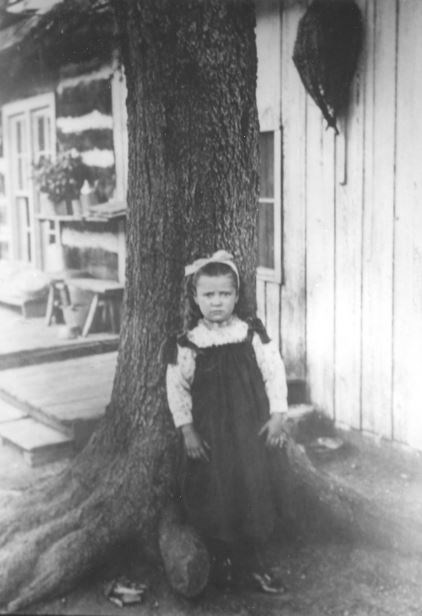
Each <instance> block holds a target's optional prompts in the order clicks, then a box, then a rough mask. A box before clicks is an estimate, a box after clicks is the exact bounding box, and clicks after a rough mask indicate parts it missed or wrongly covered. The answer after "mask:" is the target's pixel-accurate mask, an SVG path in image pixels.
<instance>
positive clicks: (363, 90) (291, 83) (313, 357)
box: [258, 0, 422, 450]
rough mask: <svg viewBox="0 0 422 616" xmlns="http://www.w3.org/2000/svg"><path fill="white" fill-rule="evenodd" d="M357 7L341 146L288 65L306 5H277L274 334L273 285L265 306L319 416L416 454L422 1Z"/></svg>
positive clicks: (420, 357)
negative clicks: (354, 59)
mask: <svg viewBox="0 0 422 616" xmlns="http://www.w3.org/2000/svg"><path fill="white" fill-rule="evenodd" d="M357 3H358V5H359V7H360V8H361V12H362V16H363V20H364V44H363V52H362V54H361V57H360V59H359V67H358V70H357V73H356V75H355V78H354V81H353V84H352V89H351V96H350V105H349V109H348V112H347V115H346V116H345V117H342V118H340V121H339V129H340V131H341V134H340V135H339V136H337V137H334V132H333V131H332V130H331V129H329V130H326V128H325V121H324V120H323V118H322V115H321V112H320V111H319V109H318V108H317V107H316V105H315V104H314V102H313V101H312V99H311V98H310V97H309V96H308V95H306V93H305V90H304V87H303V85H302V83H301V81H300V78H299V76H298V73H297V71H296V68H295V67H294V64H293V62H292V59H291V58H292V54H293V46H294V41H295V38H296V32H297V25H298V21H299V19H300V17H301V16H302V15H303V13H304V11H305V9H306V6H307V2H299V1H296V0H289V1H287V2H284V3H283V5H282V6H283V12H282V26H281V54H282V58H281V120H282V132H283V170H282V173H283V277H282V285H281V302H280V304H279V314H280V317H279V318H280V326H279V328H278V330H277V326H278V323H277V320H276V319H275V316H274V315H275V314H276V312H277V309H278V304H277V302H278V301H279V300H280V294H279V293H278V290H277V286H276V285H274V283H263V282H262V283H259V284H258V305H259V306H260V314H261V316H262V317H263V318H264V319H265V320H266V323H267V327H268V329H269V331H270V333H271V334H272V335H273V337H274V335H275V336H277V335H278V336H280V337H281V348H282V352H283V355H284V358H285V362H286V367H287V372H288V375H289V376H290V377H292V378H305V379H306V382H307V386H308V391H309V397H310V399H311V401H312V402H313V403H314V404H315V405H316V406H317V407H319V408H321V409H322V410H324V411H325V412H326V413H327V414H328V415H330V416H332V417H333V418H334V419H335V420H336V422H338V423H339V424H340V425H342V426H347V427H351V428H356V429H360V430H362V431H364V432H369V433H372V434H375V435H377V436H380V437H385V438H388V439H392V440H394V441H396V442H398V443H404V444H407V445H411V446H413V447H416V448H418V449H421V450H422V385H421V384H422V378H421V376H420V373H421V366H422V207H421V204H422V173H421V170H420V166H421V161H422V115H421V113H420V101H421V100H422V62H421V61H420V60H421V58H422V36H421V32H422V2H421V1H420V0H357ZM267 17H268V16H267ZM275 18H276V19H279V15H278V13H277V15H276V17H275Z"/></svg>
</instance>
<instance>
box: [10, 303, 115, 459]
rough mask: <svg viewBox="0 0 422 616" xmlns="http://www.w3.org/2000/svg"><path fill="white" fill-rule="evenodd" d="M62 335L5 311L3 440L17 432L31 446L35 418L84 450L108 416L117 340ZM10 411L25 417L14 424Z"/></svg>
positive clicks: (41, 321) (112, 336)
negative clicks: (29, 435)
mask: <svg viewBox="0 0 422 616" xmlns="http://www.w3.org/2000/svg"><path fill="white" fill-rule="evenodd" d="M59 333H60V326H55V325H53V326H52V327H47V326H46V325H45V323H44V319H38V318H34V319H23V318H22V317H21V315H20V314H19V313H17V312H15V311H13V310H9V309H6V308H4V307H1V308H0V426H1V430H2V431H3V432H2V434H1V435H0V436H1V437H2V438H3V440H4V437H5V434H6V432H7V430H9V428H10V429H12V428H13V430H14V431H15V432H16V435H17V437H16V438H17V439H19V438H22V439H23V440H24V441H25V442H26V441H27V438H28V425H29V423H30V422H29V421H28V420H29V419H31V421H32V420H35V421H37V422H38V423H40V424H41V427H42V425H44V426H50V427H51V428H53V429H55V430H58V431H60V433H62V434H64V435H67V436H68V437H70V438H71V439H72V442H73V443H74V445H75V446H76V448H80V447H81V446H82V445H83V444H84V442H85V441H86V439H87V438H88V437H89V435H90V434H91V432H92V430H93V428H94V426H95V424H96V423H97V422H98V420H99V419H100V418H101V417H102V415H103V414H104V412H105V408H106V406H107V404H108V402H109V400H110V395H111V390H112V386H113V379H114V372H115V368H116V361H117V346H118V336H116V335H115V334H108V333H95V334H90V335H89V336H87V337H86V338H81V337H78V338H75V339H71V340H69V339H63V338H61V337H60V336H59ZM11 408H12V409H17V410H19V411H20V412H21V415H20V416H19V418H17V420H15V423H14V424H13V425H12V422H13V417H10V418H9V415H8V414H10V409H11ZM6 423H7V426H6ZM27 424H28V425H27ZM31 425H32V424H31ZM25 426H26V427H25ZM31 430H32V428H31ZM31 430H30V431H29V432H31ZM9 440H10V441H12V440H13V439H9Z"/></svg>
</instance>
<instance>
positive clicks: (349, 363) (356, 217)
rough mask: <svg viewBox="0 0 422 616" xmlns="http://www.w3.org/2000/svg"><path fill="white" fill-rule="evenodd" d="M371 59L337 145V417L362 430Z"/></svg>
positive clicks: (360, 72)
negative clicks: (366, 89)
mask: <svg viewBox="0 0 422 616" xmlns="http://www.w3.org/2000/svg"><path fill="white" fill-rule="evenodd" d="M358 5H359V8H360V9H361V12H362V15H365V11H366V0H359V2H358ZM364 50H366V45H364ZM366 61H367V56H366V53H365V51H363V52H362V54H361V56H360V59H359V65H358V68H357V71H356V75H355V78H354V81H353V84H352V88H351V93H350V107H349V111H348V114H347V117H346V118H345V119H344V121H341V123H340V130H342V131H344V133H345V134H344V136H343V139H344V141H345V144H343V143H341V144H338V143H337V144H336V199H335V200H336V226H335V246H336V248H335V252H336V262H335V351H334V353H335V417H336V421H337V423H338V424H340V425H344V426H347V427H352V428H360V402H361V400H360V394H361V369H360V368H361V301H362V294H361V267H362V254H361V252H362V235H361V231H362V207H363V203H362V200H363V194H362V192H363V191H362V182H363V139H364V131H363V127H364V100H363V97H364V83H365V69H366ZM337 141H338V140H337ZM337 145H339V148H341V150H343V148H344V145H345V147H346V151H345V152H344V150H343V151H341V152H339V151H338V149H337Z"/></svg>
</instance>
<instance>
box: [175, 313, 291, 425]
mask: <svg viewBox="0 0 422 616" xmlns="http://www.w3.org/2000/svg"><path fill="white" fill-rule="evenodd" d="M247 334H248V324H247V323H246V322H245V321H241V320H240V319H239V318H238V317H236V316H233V317H232V318H231V319H229V320H228V321H226V322H224V323H210V322H208V321H205V320H203V319H202V320H201V321H199V323H198V325H197V326H196V327H194V329H192V330H191V331H189V332H188V334H187V337H188V339H189V340H190V341H191V342H192V343H193V344H194V345H195V346H197V347H199V348H206V347H210V346H220V345H223V344H230V343H234V342H243V341H244V340H245V339H246V337H247ZM252 346H253V349H254V351H255V357H256V361H257V364H258V368H259V369H260V371H261V374H262V378H263V380H264V385H265V391H266V394H267V397H268V400H269V407H270V413H271V414H272V413H286V412H287V382H286V371H285V368H284V363H283V360H282V358H281V356H280V353H279V351H278V349H277V347H276V345H275V344H274V343H273V342H272V341H270V342H268V343H266V344H264V343H262V341H261V338H260V336H259V334H257V333H254V335H253V338H252ZM195 365H196V351H195V350H194V349H192V348H191V347H185V346H179V345H177V362H176V363H175V364H169V365H168V367H167V379H166V381H167V400H168V404H169V407H170V411H171V414H172V416H173V421H174V424H175V426H176V428H178V427H180V426H183V425H185V424H189V423H192V397H191V393H190V388H191V385H192V382H193V377H194V375H195Z"/></svg>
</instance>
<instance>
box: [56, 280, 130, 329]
mask: <svg viewBox="0 0 422 616" xmlns="http://www.w3.org/2000/svg"><path fill="white" fill-rule="evenodd" d="M67 283H68V284H69V285H72V286H74V287H76V288H78V289H81V290H83V291H89V292H91V293H93V297H92V299H91V303H90V305H89V310H88V316H87V317H86V321H85V323H84V326H83V328H82V336H87V335H88V333H89V331H90V329H91V327H92V324H93V322H94V318H95V315H96V313H97V310H98V307H99V305H100V303H104V305H105V307H106V310H107V312H108V314H109V316H110V323H111V329H112V331H113V332H114V333H118V331H119V307H120V304H121V301H122V298H123V290H124V286H123V285H122V284H121V283H119V282H116V281H115V280H100V279H99V278H71V279H70V280H68V281H67Z"/></svg>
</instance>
